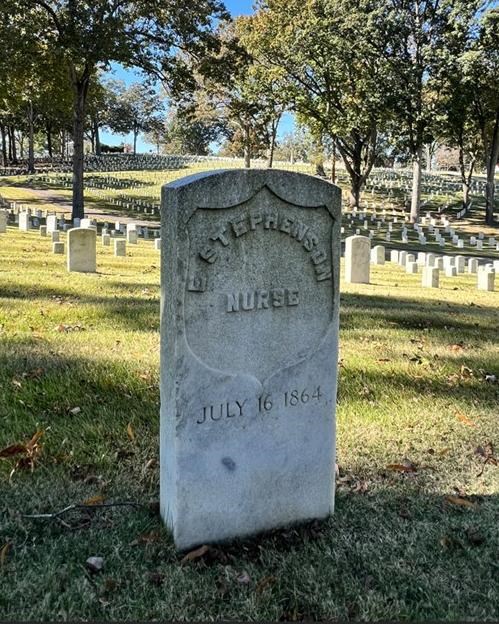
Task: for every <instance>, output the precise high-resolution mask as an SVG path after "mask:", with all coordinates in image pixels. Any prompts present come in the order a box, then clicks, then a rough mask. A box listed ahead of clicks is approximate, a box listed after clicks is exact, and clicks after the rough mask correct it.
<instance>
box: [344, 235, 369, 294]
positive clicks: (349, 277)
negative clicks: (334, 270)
mask: <svg viewBox="0 0 499 624" xmlns="http://www.w3.org/2000/svg"><path fill="white" fill-rule="evenodd" d="M370 255H371V243H370V242H369V239H368V238H367V237H366V236H357V235H355V236H349V237H348V238H346V239H345V282H346V283H347V284H369V268H370V267H369V260H370Z"/></svg>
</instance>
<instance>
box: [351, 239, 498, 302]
mask: <svg viewBox="0 0 499 624" xmlns="http://www.w3.org/2000/svg"><path fill="white" fill-rule="evenodd" d="M385 260H386V250H385V248H384V247H383V245H376V246H375V247H373V248H372V249H371V243H370V240H369V238H368V237H367V236H358V235H354V236H349V237H348V238H347V239H346V240H345V282H347V283H349V284H369V282H370V264H376V265H380V264H385ZM390 262H392V263H396V264H399V265H400V266H401V267H403V268H405V270H406V273H410V274H414V273H418V272H419V268H420V267H421V268H422V285H423V286H425V287H428V288H438V286H439V278H440V271H445V275H446V276H447V277H455V276H457V275H458V274H460V273H465V271H466V268H467V271H468V273H473V274H476V275H477V287H478V289H479V290H487V291H493V290H494V280H495V274H496V273H497V272H499V260H495V261H494V262H493V263H487V264H485V265H480V264H479V262H478V259H477V258H469V259H468V263H467V267H466V257H465V256H460V255H459V256H443V257H442V256H436V255H435V254H433V253H428V254H427V253H424V252H419V253H418V254H417V257H416V256H415V255H414V254H411V253H408V252H406V251H398V250H396V249H393V250H392V251H391V252H390Z"/></svg>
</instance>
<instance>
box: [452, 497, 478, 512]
mask: <svg viewBox="0 0 499 624" xmlns="http://www.w3.org/2000/svg"><path fill="white" fill-rule="evenodd" d="M445 500H446V501H447V502H448V503H450V504H451V505H456V506H458V507H466V508H468V509H474V508H475V507H476V503H473V502H472V501H470V500H468V499H467V498H462V497H461V496H446V497H445Z"/></svg>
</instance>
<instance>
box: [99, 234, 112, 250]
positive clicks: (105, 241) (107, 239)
mask: <svg viewBox="0 0 499 624" xmlns="http://www.w3.org/2000/svg"><path fill="white" fill-rule="evenodd" d="M101 240H102V244H103V245H104V247H109V245H110V244H111V235H110V234H107V233H106V234H102V237H101Z"/></svg>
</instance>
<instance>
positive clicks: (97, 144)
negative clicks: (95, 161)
mask: <svg viewBox="0 0 499 624" xmlns="http://www.w3.org/2000/svg"><path fill="white" fill-rule="evenodd" d="M94 136H95V155H96V156H100V155H101V146H100V134H99V123H98V121H97V119H94Z"/></svg>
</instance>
